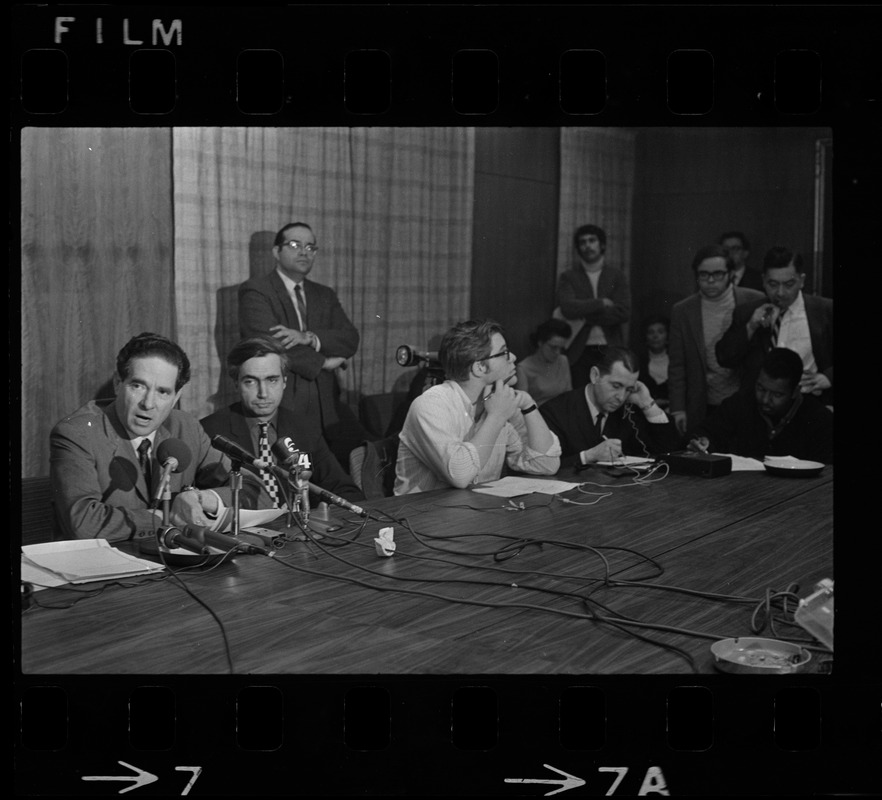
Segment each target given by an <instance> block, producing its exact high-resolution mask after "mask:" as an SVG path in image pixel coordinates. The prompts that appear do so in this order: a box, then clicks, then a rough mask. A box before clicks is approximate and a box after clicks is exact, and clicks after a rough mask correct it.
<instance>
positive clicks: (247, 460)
mask: <svg viewBox="0 0 882 800" xmlns="http://www.w3.org/2000/svg"><path fill="white" fill-rule="evenodd" d="M211 445H212V447H214V449H215V450H220V451H221V452H222V453H223V454H224V455H226V456H229V457H230V458H231V459H233V461H241V462H242V463H244V464H250V465H251V466H252V467H256V468H257V469H266V467H267V464H266V462H265V461H264V460H263V459H261V458H257V457H256V456H255V455H254V454H253V453H249V452H248V451H247V450H246V449H245V448H244V447H240V446H239V445H238V444H236V443H235V442H231V441H230V440H229V439H226V438H225V437H223V436H221V435H220V434H218V435H216V436H212V437H211Z"/></svg>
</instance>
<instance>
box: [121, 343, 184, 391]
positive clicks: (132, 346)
mask: <svg viewBox="0 0 882 800" xmlns="http://www.w3.org/2000/svg"><path fill="white" fill-rule="evenodd" d="M150 356H156V357H157V358H161V359H162V360H163V361H167V362H168V363H169V364H171V365H172V366H173V367H177V368H178V377H177V378H176V379H175V391H176V392H179V391H180V390H181V389H183V388H184V386H186V385H187V383H188V382H189V381H190V359H188V358H187V354H186V353H185V352H184V351H183V350H182V349H181V346H180V345H179V344H178V343H177V342H173V341H172V340H171V339H168V338H166V337H165V336H161V335H160V334H158V333H146V332H145V333H139V334H138V335H137V336H133V337H132V338H131V339H129V340H128V341H127V342H126V343H125V345H124V346H123V349H122V350H120V351H119V353H117V356H116V374H117V375H118V376H119V377H120V379H121V380H125V379H126V378H128V377H129V374H130V373H131V370H132V359H135V358H148V357H150Z"/></svg>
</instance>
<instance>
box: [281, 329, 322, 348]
mask: <svg viewBox="0 0 882 800" xmlns="http://www.w3.org/2000/svg"><path fill="white" fill-rule="evenodd" d="M270 333H272V335H273V338H274V339H276V340H278V342H279V343H280V344H281V345H282V347H284V348H286V349H287V348H289V347H294V345H296V344H305V345H309V346H312V344H313V342H314V341H315V334H314V333H312V332H311V331H295V330H294V329H293V328H286V327H285V326H284V325H273V326H272V328H270Z"/></svg>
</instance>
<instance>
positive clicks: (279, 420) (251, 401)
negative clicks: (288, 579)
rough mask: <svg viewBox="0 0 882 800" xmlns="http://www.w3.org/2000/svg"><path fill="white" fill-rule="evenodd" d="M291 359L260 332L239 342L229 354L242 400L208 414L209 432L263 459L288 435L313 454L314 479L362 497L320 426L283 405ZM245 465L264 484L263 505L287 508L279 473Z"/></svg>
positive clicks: (348, 495)
mask: <svg viewBox="0 0 882 800" xmlns="http://www.w3.org/2000/svg"><path fill="white" fill-rule="evenodd" d="M287 361H288V353H287V352H286V351H285V347H284V345H283V344H282V343H281V342H280V341H278V340H277V339H272V338H269V337H266V336H257V337H253V338H251V339H243V340H242V341H241V342H239V343H238V344H237V345H236V346H235V347H234V348H233V349H232V350H231V351H230V354H229V355H228V356H227V368H228V370H229V375H230V377H231V378H232V379H233V382H234V383H235V384H236V390H237V391H238V392H239V402H237V403H233V405H231V406H229V407H228V408H223V409H221V410H220V411H215V413H214V414H211V415H210V416H208V417H205V419H203V420H202V427H203V428H204V429H205V432H206V433H207V434H208V435H209V436H212V437H213V436H218V435H220V436H223V437H224V438H226V439H230V440H231V441H233V442H235V443H236V444H238V445H239V446H240V447H242V448H244V449H245V450H247V451H248V452H250V453H253V454H254V455H255V456H257V457H259V458H261V459H262V460H270V459H271V448H272V445H273V444H274V443H275V441H276V440H277V439H280V438H283V437H289V438H290V439H292V440H293V442H294V444H295V445H296V446H297V448H298V449H299V450H300V451H301V452H303V453H308V454H309V457H310V461H311V471H312V476H311V478H310V480H311V481H312V482H313V483H315V484H317V485H318V486H321V488H323V489H327V490H328V491H330V492H333V493H334V494H338V495H340V496H341V497H343V498H345V499H346V500H354V501H358V500H363V499H364V495H362V493H361V492H360V491H359V490H358V487H357V486H356V485H355V484H354V483H353V482H352V479H351V478H350V477H349V475H348V474H346V472H344V470H343V468H342V467H341V466H340V464H339V463H338V462H337V460H336V459H335V458H334V456H333V454H332V453H331V451H330V449H329V448H328V444H327V442H325V440H324V438H323V437H322V435H321V431H320V430H319V429H318V428H317V427H315V426H313V425H311V424H309V422H308V421H307V420H304V419H302V418H301V417H298V416H297V414H296V413H295V412H293V411H291V410H290V409H288V408H286V407H285V406H282V405H280V403H281V401H282V396H283V394H284V392H285V387H286V383H287V382H288V381H287V376H286V373H287V371H288V363H287ZM243 468H244V469H247V470H251V471H252V472H254V473H255V475H258V476H259V477H260V480H261V482H262V484H263V488H264V492H263V493H262V495H263V497H262V501H261V505H268V504H270V502H267V501H271V504H272V505H274V506H275V507H277V508H282V507H284V502H285V496H284V491H283V487H282V486H280V485H279V482H278V480H277V479H276V477H275V475H273V474H271V472H270V471H267V470H256V469H255V468H254V467H253V466H251V465H250V464H243Z"/></svg>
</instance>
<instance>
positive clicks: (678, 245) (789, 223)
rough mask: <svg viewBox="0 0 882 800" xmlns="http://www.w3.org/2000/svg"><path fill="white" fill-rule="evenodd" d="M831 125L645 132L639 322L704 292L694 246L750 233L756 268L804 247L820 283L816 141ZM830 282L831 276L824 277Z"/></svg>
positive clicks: (638, 228) (637, 231)
mask: <svg viewBox="0 0 882 800" xmlns="http://www.w3.org/2000/svg"><path fill="white" fill-rule="evenodd" d="M830 136H831V131H830V129H828V128H676V129H669V128H641V129H638V133H637V157H636V172H637V174H636V178H635V193H634V195H635V196H634V217H633V219H634V234H633V235H634V242H633V250H632V252H633V258H634V260H633V265H632V272H631V275H632V287H633V293H634V308H635V319H634V322H635V324H634V325H632V331H634V332H637V331H639V323H640V319H639V318H640V317H641V316H646V315H648V314H652V313H659V312H663V313H669V312H670V306H671V305H672V304H673V303H674V302H676V301H677V300H679V299H681V298H683V297H685V296H686V295H688V294H690V293H691V292H693V291H695V284H694V281H693V277H692V272H691V269H690V264H691V261H692V256H693V254H694V253H695V251H696V250H697V249H698V248H699V247H701V246H703V245H705V244H712V243H714V242H715V241H716V240H717V237H718V236H719V234H721V233H723V232H724V231H727V230H741V231H743V232H744V233H745V234H746V235H747V237H748V239H749V240H750V243H751V256H750V262H749V263H750V264H751V265H752V266H754V267H756V268H757V269H759V268H761V267H762V261H763V255H764V254H765V253H766V251H767V250H768V249H769V248H770V247H773V246H775V245H778V244H781V245H786V246H788V247H790V248H791V249H797V250H799V251H800V252H801V253H802V254H803V256H804V258H805V263H806V268H807V269H806V272H807V281H806V287H807V288H808V287H810V286H811V282H812V275H811V264H812V253H813V246H814V242H813V238H814V207H815V206H814V203H815V143H816V141H817V140H818V139H821V138H829V137H830ZM825 285H827V281H825Z"/></svg>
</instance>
